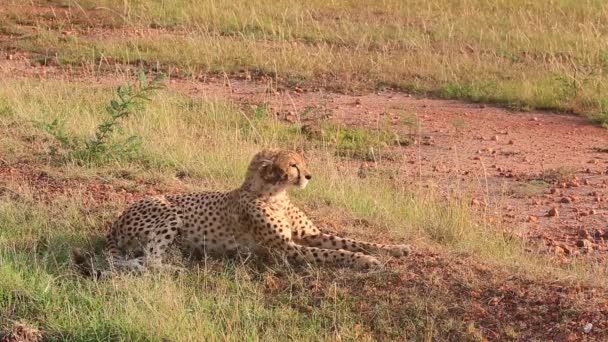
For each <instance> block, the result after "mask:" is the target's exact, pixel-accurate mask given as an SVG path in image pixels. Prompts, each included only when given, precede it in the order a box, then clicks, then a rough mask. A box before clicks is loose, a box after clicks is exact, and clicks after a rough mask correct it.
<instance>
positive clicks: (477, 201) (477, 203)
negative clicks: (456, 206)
mask: <svg viewBox="0 0 608 342" xmlns="http://www.w3.org/2000/svg"><path fill="white" fill-rule="evenodd" d="M480 204H481V202H479V200H478V199H476V198H473V199H472V200H471V205H472V206H475V207H477V206H479V205H480Z"/></svg>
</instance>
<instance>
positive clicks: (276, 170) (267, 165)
mask: <svg viewBox="0 0 608 342" xmlns="http://www.w3.org/2000/svg"><path fill="white" fill-rule="evenodd" d="M258 155H259V156H261V163H260V169H259V171H260V175H261V177H262V179H263V180H264V181H265V182H266V183H268V184H270V185H274V186H281V187H282V186H291V185H293V186H298V187H300V188H301V189H304V188H305V187H306V185H307V184H308V181H309V180H310V179H312V175H311V174H310V172H309V171H308V169H307V168H306V165H305V164H304V159H303V158H302V156H301V155H300V154H298V153H296V152H293V151H287V150H267V151H263V152H261V153H259V154H258ZM256 157H257V156H256Z"/></svg>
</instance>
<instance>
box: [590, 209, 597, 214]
mask: <svg viewBox="0 0 608 342" xmlns="http://www.w3.org/2000/svg"><path fill="white" fill-rule="evenodd" d="M595 214H597V212H596V211H595V209H591V210H589V215H595Z"/></svg>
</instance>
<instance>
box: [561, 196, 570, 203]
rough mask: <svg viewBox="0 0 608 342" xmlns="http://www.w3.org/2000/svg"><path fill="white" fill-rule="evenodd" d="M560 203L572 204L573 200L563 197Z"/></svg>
mask: <svg viewBox="0 0 608 342" xmlns="http://www.w3.org/2000/svg"><path fill="white" fill-rule="evenodd" d="M559 201H560V203H570V202H572V200H571V199H570V198H568V197H562V198H561V199H560V200H559Z"/></svg>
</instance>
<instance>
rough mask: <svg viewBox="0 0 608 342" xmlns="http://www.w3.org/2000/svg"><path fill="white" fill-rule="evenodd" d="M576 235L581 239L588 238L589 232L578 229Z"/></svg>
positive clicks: (589, 236)
mask: <svg viewBox="0 0 608 342" xmlns="http://www.w3.org/2000/svg"><path fill="white" fill-rule="evenodd" d="M578 237H580V238H582V239H589V238H591V234H589V232H588V231H587V230H585V229H579V231H578Z"/></svg>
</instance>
